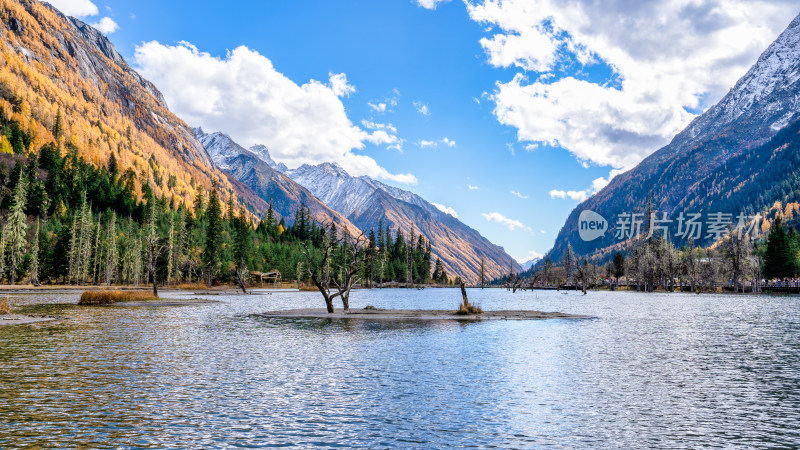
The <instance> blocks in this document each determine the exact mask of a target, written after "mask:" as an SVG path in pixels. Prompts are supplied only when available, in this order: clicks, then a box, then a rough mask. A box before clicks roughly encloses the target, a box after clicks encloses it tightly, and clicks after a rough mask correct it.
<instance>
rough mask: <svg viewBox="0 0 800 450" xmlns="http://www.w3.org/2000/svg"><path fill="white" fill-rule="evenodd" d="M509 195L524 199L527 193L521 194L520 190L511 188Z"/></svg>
mask: <svg viewBox="0 0 800 450" xmlns="http://www.w3.org/2000/svg"><path fill="white" fill-rule="evenodd" d="M511 195H514V196H517V197H519V198H521V199H523V200H524V199H526V198H528V196H527V195H524V194H522V193H521V192H519V191H515V190H511Z"/></svg>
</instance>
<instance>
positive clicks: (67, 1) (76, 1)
mask: <svg viewBox="0 0 800 450" xmlns="http://www.w3.org/2000/svg"><path fill="white" fill-rule="evenodd" d="M47 3H50V4H51V5H53V6H55V7H56V9H58V10H59V11H61V12H62V13H64V15H67V16H73V17H87V16H96V15H97V14H98V13H99V12H100V11H99V10H98V9H97V5H95V4H94V3H92V2H91V1H90V0H47Z"/></svg>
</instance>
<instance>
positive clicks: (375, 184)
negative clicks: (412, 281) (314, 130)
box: [286, 163, 521, 282]
mask: <svg viewBox="0 0 800 450" xmlns="http://www.w3.org/2000/svg"><path fill="white" fill-rule="evenodd" d="M286 174H287V175H288V176H289V177H290V178H291V179H293V180H295V181H296V182H297V183H299V184H300V185H302V186H304V187H306V188H308V190H310V191H311V192H312V193H313V194H314V195H316V196H317V198H319V199H320V200H322V201H323V202H324V203H325V204H326V205H328V206H330V207H331V208H333V209H334V210H336V211H339V212H341V213H342V214H343V215H344V216H345V217H347V218H348V219H350V221H351V222H353V224H355V225H356V226H357V227H359V228H361V229H362V230H368V229H377V228H378V224H379V221H381V220H382V221H383V224H384V226H388V227H390V228H391V229H392V230H403V232H404V233H408V232H410V230H411V229H412V227H413V228H414V230H415V232H417V233H419V232H421V233H422V234H423V235H424V236H425V238H426V239H428V240H430V241H431V243H432V246H433V253H434V255H435V256H438V257H440V258H441V259H442V263H443V264H444V266H445V270H446V271H447V272H448V273H450V274H459V275H461V276H462V277H464V278H465V279H467V280H469V281H471V282H474V281H477V280H478V278H479V273H480V260H481V258H484V259H485V267H486V274H487V277H488V278H497V277H500V276H502V275H505V274H506V273H508V266H509V264H510V261H512V258H511V257H510V256H509V255H508V254H507V253H506V252H505V250H503V248H502V247H499V246H497V245H494V244H492V243H491V242H489V240H487V239H486V238H484V237H483V236H481V234H480V233H478V232H477V231H475V230H474V229H472V228H470V227H468V226H467V225H465V224H464V223H462V222H461V221H459V220H458V219H456V218H455V217H453V216H451V215H449V214H447V213H444V212H442V211H440V210H439V209H438V208H436V207H435V206H434V205H432V204H431V203H430V202H428V201H426V200H425V199H423V198H422V197H420V196H418V195H416V194H414V193H412V192H409V191H406V190H403V189H399V188H396V187H392V186H388V185H386V184H384V183H381V182H380V181H377V180H373V179H372V178H370V177H367V176H360V177H354V176H351V175H350V174H348V173H347V172H346V171H345V170H344V169H342V168H341V167H340V166H339V165H338V164H336V163H322V164H319V165H316V166H310V165H303V166H300V167H299V168H297V169H294V170H289V171H287V172H286ZM520 269H521V267H520V266H519V264H518V263H517V262H516V261H514V270H515V271H519V270H520Z"/></svg>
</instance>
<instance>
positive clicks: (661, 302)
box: [0, 289, 800, 447]
mask: <svg viewBox="0 0 800 450" xmlns="http://www.w3.org/2000/svg"><path fill="white" fill-rule="evenodd" d="M168 295H175V296H180V295H181V294H168ZM192 296H194V295H192ZM212 299H215V300H221V303H217V304H205V305H198V306H188V307H162V308H158V307H138V308H124V307H121V308H120V307H110V308H84V307H78V306H76V305H65V304H63V303H69V302H71V303H75V302H76V301H77V295H38V296H18V297H14V298H12V301H13V302H15V303H17V304H18V305H30V306H26V308H28V309H29V310H31V311H35V312H43V311H46V312H47V313H48V314H59V315H63V316H67V317H69V320H67V321H64V322H61V323H57V324H50V325H40V326H36V327H4V328H0V447H16V446H34V447H35V446H46V445H54V444H62V445H68V446H83V447H101V446H102V447H110V446H137V447H188V446H192V447H221V446H266V445H293V446H311V445H341V446H348V447H352V446H363V447H386V446H416V447H434V446H435V447H441V446H464V445H478V446H500V447H528V446H539V445H547V444H555V445H558V446H581V447H587V446H625V447H628V446H640V447H649V446H671V447H673V446H678V445H683V446H689V447H696V446H698V445H700V444H702V443H709V444H712V445H714V444H715V445H743V446H787V447H789V446H796V445H798V444H800V432H798V429H800V427H798V425H800V389H798V386H800V352H798V350H800V314H799V313H800V306H798V300H797V298H794V297H787V298H782V297H748V296H697V295H680V294H673V295H659V294H654V295H647V296H640V295H638V294H633V293H607V292H599V293H589V294H588V295H587V296H581V295H577V294H572V293H570V294H569V295H561V294H558V293H554V292H538V293H531V292H523V293H517V294H511V293H508V292H506V291H498V290H485V291H480V290H475V291H471V292H470V299H471V300H473V301H474V302H475V303H480V304H481V305H482V307H483V308H484V309H514V308H517V309H540V310H550V311H562V312H567V313H575V314H589V315H594V316H597V317H598V319H596V320H552V321H492V322H486V323H470V324H459V323H452V322H395V323H392V322H384V321H374V322H373V321H359V320H348V321H329V320H280V319H266V318H263V317H261V316H258V313H261V312H265V311H269V310H275V309H286V308H300V307H320V306H322V305H321V303H322V302H321V301H320V300H319V298H318V297H317V296H315V295H314V294H313V293H297V292H285V293H274V294H272V295H268V296H267V295H249V296H231V297H212ZM459 301H460V295H459V294H458V293H457V292H456V291H455V290H431V289H429V290H425V291H404V290H386V291H371V292H368V291H359V292H355V293H354V294H353V299H352V303H353V304H354V307H363V306H365V305H367V304H371V305H374V306H377V307H396V308H432V309H437V308H439V309H442V308H453V307H454V306H455V305H457V303H458V302H459ZM43 303H45V304H46V305H42V304H43Z"/></svg>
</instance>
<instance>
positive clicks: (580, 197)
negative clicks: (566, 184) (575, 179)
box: [550, 189, 589, 202]
mask: <svg viewBox="0 0 800 450" xmlns="http://www.w3.org/2000/svg"><path fill="white" fill-rule="evenodd" d="M567 197H569V198H570V199H572V200H576V201H578V202H582V201H584V200H586V199H587V198H589V191H587V190H585V189H584V190H582V191H562V190H559V189H553V190H552V191H550V198H560V199H566V198H567Z"/></svg>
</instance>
